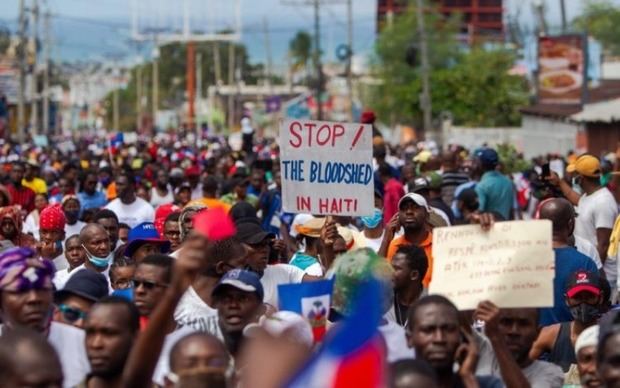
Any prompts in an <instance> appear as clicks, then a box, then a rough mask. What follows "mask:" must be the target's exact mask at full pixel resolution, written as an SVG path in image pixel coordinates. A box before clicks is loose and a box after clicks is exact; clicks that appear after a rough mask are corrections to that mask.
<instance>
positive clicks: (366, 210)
mask: <svg viewBox="0 0 620 388" xmlns="http://www.w3.org/2000/svg"><path fill="white" fill-rule="evenodd" d="M280 158H281V162H280V166H281V169H280V171H281V179H282V207H283V209H284V210H285V211H287V212H292V213H311V214H322V215H327V214H332V215H351V216H365V215H370V214H372V212H373V207H374V199H373V198H374V197H373V195H374V194H373V193H374V181H373V166H372V127H371V126H370V125H368V124H347V123H330V122H322V121H309V120H285V121H283V123H282V125H281V127H280Z"/></svg>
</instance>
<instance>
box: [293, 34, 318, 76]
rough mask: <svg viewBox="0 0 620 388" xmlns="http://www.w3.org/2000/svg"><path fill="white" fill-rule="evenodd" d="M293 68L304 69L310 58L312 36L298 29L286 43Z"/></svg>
mask: <svg viewBox="0 0 620 388" xmlns="http://www.w3.org/2000/svg"><path fill="white" fill-rule="evenodd" d="M288 49H289V53H290V55H291V58H292V59H293V68H294V69H295V70H299V69H304V70H305V69H306V68H307V66H308V61H309V60H310V58H312V36H311V35H310V34H308V33H307V32H306V31H298V32H297V34H296V35H295V37H294V38H293V39H291V41H290V42H289V45H288Z"/></svg>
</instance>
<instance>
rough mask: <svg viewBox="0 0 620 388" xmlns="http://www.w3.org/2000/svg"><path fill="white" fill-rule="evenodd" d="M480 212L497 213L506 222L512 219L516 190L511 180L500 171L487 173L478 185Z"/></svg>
mask: <svg viewBox="0 0 620 388" xmlns="http://www.w3.org/2000/svg"><path fill="white" fill-rule="evenodd" d="M476 194H478V202H479V204H480V211H482V212H497V213H499V214H501V215H502V217H504V219H505V220H509V219H510V211H511V210H512V205H513V204H514V188H513V185H512V182H511V181H510V179H508V178H507V177H506V176H504V175H503V174H502V173H500V172H499V171H487V172H485V173H484V174H483V175H482V179H480V182H479V183H478V184H477V185H476Z"/></svg>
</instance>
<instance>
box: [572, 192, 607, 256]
mask: <svg viewBox="0 0 620 388" xmlns="http://www.w3.org/2000/svg"><path fill="white" fill-rule="evenodd" d="M577 214H578V215H577V218H576V219H575V236H579V237H581V238H583V239H585V240H586V241H589V242H590V243H591V244H593V245H594V246H597V245H598V241H597V239H596V229H600V228H607V229H612V228H613V227H614V222H615V221H616V217H617V216H618V207H617V205H616V200H615V199H614V196H613V195H612V194H611V192H610V191H609V190H607V188H606V187H603V188H602V189H599V190H596V191H595V192H594V193H592V194H590V195H587V194H584V195H582V196H581V198H579V205H578V206H577Z"/></svg>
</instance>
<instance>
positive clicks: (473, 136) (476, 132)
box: [442, 122, 523, 151]
mask: <svg viewBox="0 0 620 388" xmlns="http://www.w3.org/2000/svg"><path fill="white" fill-rule="evenodd" d="M442 136H443V139H442V141H443V144H445V145H448V144H460V145H462V146H464V147H466V148H468V149H475V148H478V147H481V146H482V145H483V144H487V145H489V146H496V145H498V144H503V143H511V144H514V146H515V147H516V148H517V150H519V151H523V136H522V133H521V128H519V127H500V128H467V127H459V126H453V125H451V124H450V122H444V125H443V132H442Z"/></svg>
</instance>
